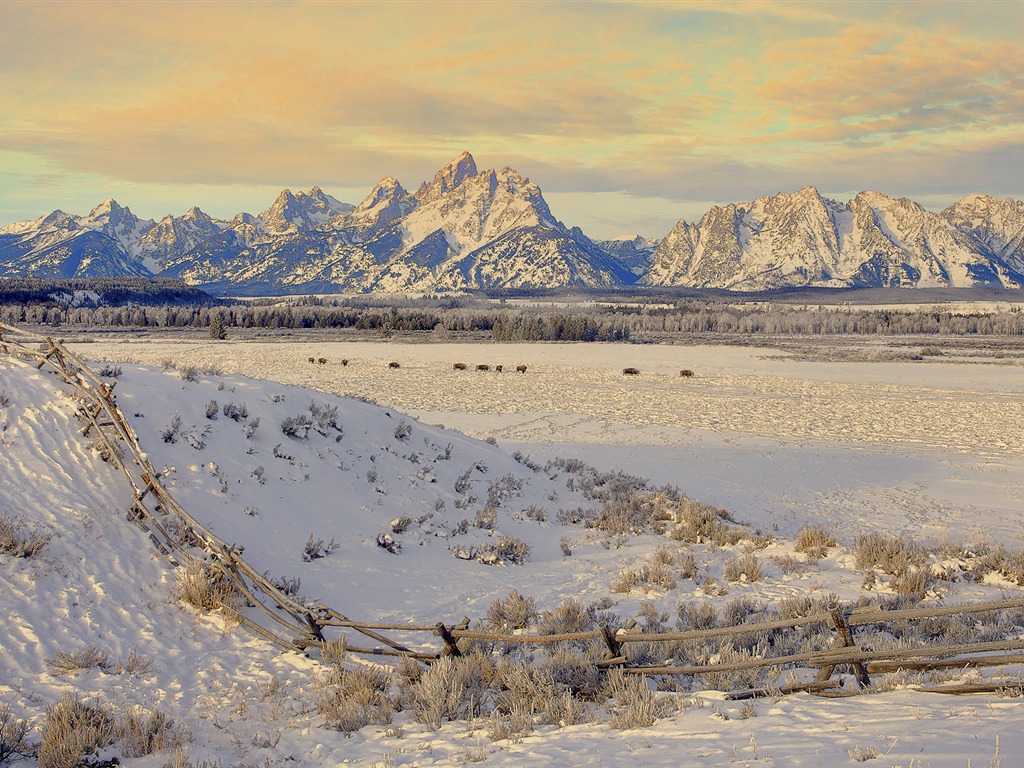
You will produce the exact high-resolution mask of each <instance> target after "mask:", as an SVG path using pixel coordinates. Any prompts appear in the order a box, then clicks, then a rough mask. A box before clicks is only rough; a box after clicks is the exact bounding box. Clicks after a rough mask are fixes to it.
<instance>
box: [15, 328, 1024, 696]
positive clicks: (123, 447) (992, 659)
mask: <svg viewBox="0 0 1024 768" xmlns="http://www.w3.org/2000/svg"><path fill="white" fill-rule="evenodd" d="M0 352H3V353H6V354H8V355H11V356H15V357H19V358H22V359H26V360H30V361H33V362H34V363H35V365H36V367H37V368H38V369H42V368H44V367H49V368H50V369H52V371H53V372H54V373H55V374H56V375H57V376H58V377H59V378H60V379H62V380H63V381H64V382H65V383H67V384H68V385H70V386H71V387H72V389H73V395H74V397H75V399H76V400H77V401H78V403H79V414H80V416H81V418H82V419H83V420H84V421H85V426H84V427H83V428H82V433H83V435H85V436H88V437H91V438H92V439H93V440H94V441H95V442H94V444H95V445H96V447H97V448H98V449H99V451H100V454H101V456H102V457H103V459H104V460H106V461H108V462H110V463H111V464H113V465H114V466H115V467H117V468H118V469H120V470H121V471H122V473H123V474H124V475H125V477H126V478H127V479H128V482H129V483H130V485H131V489H132V496H133V501H132V504H131V506H130V508H129V509H128V511H127V518H128V520H130V521H133V522H135V523H136V524H137V525H138V526H140V527H141V528H142V529H143V530H144V531H146V532H147V533H148V534H149V538H150V540H151V541H152V542H153V544H154V546H155V547H156V548H157V549H158V550H159V551H160V552H161V553H162V554H163V555H165V556H166V557H167V558H168V559H169V561H170V562H171V564H172V565H174V566H175V567H178V566H182V565H186V564H189V563H193V564H201V565H203V566H204V567H208V568H211V569H213V570H214V571H215V572H216V573H217V574H218V575H219V577H220V578H222V579H224V580H226V581H227V582H228V583H229V584H230V586H231V587H232V588H233V589H235V590H236V591H237V592H238V593H239V594H240V595H242V596H243V597H244V598H245V601H246V606H245V607H244V608H242V609H237V610H234V614H235V618H237V619H238V621H240V622H241V624H242V625H244V626H245V627H247V628H248V629H250V630H251V631H253V632H254V633H256V634H258V635H260V636H262V637H264V638H266V639H267V640H269V641H271V642H273V643H276V644H277V645H279V646H281V647H283V648H287V649H290V650H299V651H305V650H307V649H317V648H322V647H323V645H324V643H326V642H327V641H328V640H329V639H330V638H329V637H328V633H329V631H330V630H332V629H334V628H337V629H338V630H341V629H349V630H352V631H355V632H358V633H360V634H362V635H363V636H365V637H367V638H369V639H371V640H373V641H375V643H377V644H378V645H375V646H373V647H361V646H353V645H346V651H347V652H351V653H357V654H366V655H373V656H394V657H407V658H412V659H416V660H418V661H423V662H426V663H430V662H432V661H436V660H437V659H439V658H441V657H442V656H448V655H452V656H460V655H462V653H463V649H464V648H465V647H466V644H467V643H470V642H472V641H477V642H483V643H509V644H523V645H530V646H541V645H547V644H552V643H584V642H586V643H599V644H601V645H603V648H604V653H603V656H604V658H602V659H600V660H598V661H596V662H594V663H595V665H596V666H597V667H598V668H601V669H609V668H619V669H622V670H623V672H624V673H626V674H639V675H706V674H711V673H716V672H731V671H738V670H745V669H757V668H767V667H774V668H782V667H805V668H811V669H818V670H819V672H818V675H817V677H816V679H815V680H814V681H813V682H809V683H804V684H796V685H791V686H787V687H782V688H776V689H774V690H772V691H771V693H789V692H793V691H811V692H815V693H819V694H820V695H829V694H828V689H834V688H837V687H840V686H841V684H842V680H841V679H837V678H835V677H834V673H835V670H836V668H837V667H847V668H849V669H850V670H851V671H852V673H853V675H854V676H855V678H856V680H857V682H858V683H859V685H860V686H861V687H866V686H869V685H870V684H871V679H870V675H871V674H876V673H877V674H882V673H890V672H895V671H898V670H910V669H913V670H935V669H953V668H966V667H984V666H1004V665H1007V666H1008V665H1019V664H1024V653H1008V652H1011V651H1024V633H1018V635H1017V637H1015V638H1010V639H1006V640H997V641H989V642H974V643H957V644H945V645H944V644H941V643H935V644H924V645H921V646H920V647H909V648H891V649H887V650H874V649H872V648H870V647H862V646H860V645H858V644H857V643H856V642H855V638H854V629H855V628H857V627H863V626H867V625H872V624H888V623H890V622H897V621H901V622H911V621H917V620H923V619H934V618H940V617H946V616H954V615H970V614H979V613H989V612H994V611H1006V610H1017V609H1024V597H1017V598H1011V599H1005V600H997V601H988V602H979V603H967V604H960V605H949V606H946V605H940V606H934V607H925V608H909V609H903V610H886V609H883V608H880V607H877V606H869V607H863V608H855V609H853V610H852V611H849V612H846V613H844V612H843V611H841V610H840V609H839V608H838V607H832V608H830V609H829V610H825V611H821V612H819V613H816V614H814V615H810V616H804V617H800V618H793V619H777V620H773V621H762V622H760V623H751V624H740V625H737V626H729V627H716V628H712V629H700V630H689V631H680V632H659V633H651V632H642V631H640V630H639V629H637V628H636V626H635V624H633V623H632V622H630V623H629V624H627V626H626V627H625V628H623V629H619V630H617V631H614V632H613V631H612V630H611V629H610V628H609V627H608V626H607V625H605V624H601V625H599V626H598V628H597V629H594V630H590V631H585V632H571V633H565V634H521V633H513V634H510V633H498V632H492V631H479V630H475V629H470V628H469V619H462V620H461V621H460V622H457V623H447V624H446V623H444V622H437V623H434V624H400V623H380V622H369V621H356V620H353V619H350V618H348V617H347V616H345V615H343V614H342V613H340V612H338V611H337V610H335V609H333V608H331V607H329V606H327V605H324V604H322V603H319V602H315V601H303V600H299V599H296V598H293V597H292V596H290V595H288V594H285V593H284V592H283V591H282V590H281V589H279V588H278V587H276V586H275V585H274V584H273V583H271V582H270V581H269V580H268V579H267V578H266V577H265V576H263V575H262V574H260V573H259V572H258V571H257V570H256V569H255V568H253V567H252V566H251V565H250V564H249V563H248V562H246V561H245V559H244V558H243V557H242V548H241V547H236V546H233V545H229V544H228V543H227V542H225V541H223V540H222V539H220V538H219V537H218V536H217V535H216V534H214V533H213V532H212V531H210V530H208V529H207V528H206V527H204V526H203V525H202V524H201V523H199V522H198V521H197V520H196V519H195V518H194V517H193V516H192V515H190V514H189V513H188V512H187V511H186V510H185V509H184V508H183V507H182V506H181V505H180V504H179V503H178V502H177V501H176V500H175V499H174V498H173V497H172V496H171V494H170V493H169V492H168V491H167V489H166V488H165V487H164V486H163V485H162V483H161V482H160V480H161V478H160V473H159V472H158V471H156V470H155V468H154V467H153V465H152V464H151V463H150V461H149V459H148V458H147V457H146V456H145V454H144V453H143V452H142V449H141V447H140V446H139V440H138V436H137V435H136V434H135V431H134V430H133V429H132V428H131V426H130V425H129V424H128V422H127V421H126V420H125V418H124V415H123V414H122V413H121V411H120V409H119V408H118V406H117V401H116V397H115V396H114V386H115V384H116V382H111V383H107V382H105V381H104V380H103V379H101V378H100V377H99V376H97V375H96V374H95V373H93V372H92V371H91V370H90V369H89V367H88V366H87V365H86V364H85V363H84V362H83V361H82V360H81V359H80V358H79V357H78V356H76V355H75V354H73V353H72V352H71V351H70V350H68V349H67V347H65V346H64V345H63V344H62V343H60V342H59V341H57V340H56V339H53V338H51V337H48V336H42V335H39V334H35V333H31V332H29V331H25V330H22V329H18V328H16V327H14V326H10V325H6V324H3V323H0ZM227 610H233V609H227ZM243 610H244V611H245V612H244V613H243ZM812 626H819V627H820V626H828V627H830V628H831V630H832V632H831V636H832V638H833V644H832V647H830V648H822V649H820V650H811V651H806V652H802V653H794V654H788V655H780V656H769V657H765V658H744V659H739V660H736V661H731V662H721V661H719V662H708V663H699V664H698V663H694V664H685V665H684V664H678V665H675V664H660V665H654V664H641V663H637V662H636V661H634V660H633V659H632V657H631V655H630V649H631V647H634V646H635V645H636V644H639V643H644V644H657V643H666V644H669V643H685V642H687V641H702V640H712V639H725V638H730V637H736V636H740V635H749V634H750V633H766V634H767V633H774V632H781V631H785V630H794V629H797V628H805V627H812ZM382 632H388V633H389V635H384V634H381V633H382ZM394 633H403V634H410V633H429V635H430V636H431V637H434V638H439V639H440V642H441V645H440V648H437V647H436V645H434V644H435V643H436V641H432V640H429V639H428V640H427V641H426V642H419V643H408V644H403V643H401V642H398V641H396V640H394V639H393V638H392V637H391V636H390V635H391V634H394ZM460 643H461V646H460ZM410 646H412V647H410ZM1006 688H1014V689H1019V688H1020V684H1019V683H1018V684H1017V685H1014V684H1012V683H1010V684H1007V683H1001V684H1000V683H991V684H974V685H966V686H957V687H952V688H934V689H930V690H935V691H937V692H949V693H964V692H975V691H982V690H984V691H993V690H1003V689H1006ZM766 693H768V691H766V690H760V689H757V690H749V691H741V692H735V693H733V694H730V695H731V696H732V697H734V698H747V697H750V696H755V695H765V694H766Z"/></svg>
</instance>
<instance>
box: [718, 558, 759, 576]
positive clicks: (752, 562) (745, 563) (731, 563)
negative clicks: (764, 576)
mask: <svg viewBox="0 0 1024 768" xmlns="http://www.w3.org/2000/svg"><path fill="white" fill-rule="evenodd" d="M724 575H725V580H726V581H748V582H754V581H760V579H761V565H760V563H758V562H757V558H756V557H755V556H754V554H753V553H750V554H747V555H743V556H742V557H732V558H729V559H728V560H726V561H725V573H724Z"/></svg>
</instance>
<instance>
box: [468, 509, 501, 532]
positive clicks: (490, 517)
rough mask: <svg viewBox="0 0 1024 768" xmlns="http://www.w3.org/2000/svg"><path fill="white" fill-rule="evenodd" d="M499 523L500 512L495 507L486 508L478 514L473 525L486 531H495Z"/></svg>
mask: <svg viewBox="0 0 1024 768" xmlns="http://www.w3.org/2000/svg"><path fill="white" fill-rule="evenodd" d="M497 522H498V510H496V509H494V508H493V507H484V508H483V509H481V510H479V511H478V512H477V513H476V519H475V520H474V521H473V525H475V526H476V527H477V528H480V529H481V530H484V531H493V530H494V526H495V524H496V523H497Z"/></svg>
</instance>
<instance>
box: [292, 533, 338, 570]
mask: <svg viewBox="0 0 1024 768" xmlns="http://www.w3.org/2000/svg"><path fill="white" fill-rule="evenodd" d="M340 546H341V544H338V543H337V542H336V541H335V540H334V539H333V538H332V539H331V540H330V542H328V543H327V544H325V543H324V540H323V539H314V538H313V534H312V533H311V534H309V539H308V540H307V541H306V544H305V546H303V548H302V559H303V560H304V561H306V562H307V563H308V562H310V561H311V560H316V559H317V558H320V557H327V555H329V554H331V553H332V552H333V551H334V550H336V549H337V548H338V547H340Z"/></svg>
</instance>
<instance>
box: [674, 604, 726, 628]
mask: <svg viewBox="0 0 1024 768" xmlns="http://www.w3.org/2000/svg"><path fill="white" fill-rule="evenodd" d="M676 614H677V616H678V619H677V621H676V626H677V627H678V628H679V629H680V630H684V631H685V630H690V629H712V628H714V627H716V626H718V609H716V608H715V606H714V605H712V604H711V603H703V602H702V603H693V602H685V603H679V605H677V606H676Z"/></svg>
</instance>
